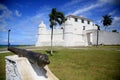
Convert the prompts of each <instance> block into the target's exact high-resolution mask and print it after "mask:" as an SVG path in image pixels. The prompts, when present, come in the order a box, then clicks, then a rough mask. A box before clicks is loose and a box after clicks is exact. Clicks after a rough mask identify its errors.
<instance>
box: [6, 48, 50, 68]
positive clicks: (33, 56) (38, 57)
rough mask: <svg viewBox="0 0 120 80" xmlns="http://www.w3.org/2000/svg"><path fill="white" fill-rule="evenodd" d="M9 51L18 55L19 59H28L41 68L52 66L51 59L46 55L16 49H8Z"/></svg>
mask: <svg viewBox="0 0 120 80" xmlns="http://www.w3.org/2000/svg"><path fill="white" fill-rule="evenodd" d="M8 50H9V51H11V52H13V53H14V54H17V55H18V56H19V57H26V58H27V59H28V60H29V61H30V62H31V63H33V64H34V63H35V64H37V65H38V66H39V67H44V66H45V65H47V64H50V61H49V58H48V56H47V55H46V54H42V53H37V52H32V51H28V50H25V49H19V48H15V47H8Z"/></svg>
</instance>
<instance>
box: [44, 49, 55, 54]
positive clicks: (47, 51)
mask: <svg viewBox="0 0 120 80" xmlns="http://www.w3.org/2000/svg"><path fill="white" fill-rule="evenodd" d="M45 52H46V53H47V54H49V55H51V51H50V50H46V51H45ZM54 53H57V51H53V54H54Z"/></svg>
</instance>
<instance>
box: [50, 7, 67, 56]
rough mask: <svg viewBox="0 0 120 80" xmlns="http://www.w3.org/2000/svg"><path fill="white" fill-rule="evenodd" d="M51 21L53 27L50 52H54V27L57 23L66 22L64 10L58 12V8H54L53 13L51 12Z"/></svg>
mask: <svg viewBox="0 0 120 80" xmlns="http://www.w3.org/2000/svg"><path fill="white" fill-rule="evenodd" d="M49 17H50V19H49V21H50V28H51V52H50V54H51V55H52V54H53V51H52V46H53V45H52V44H53V43H52V42H53V28H54V26H56V25H57V24H59V25H61V24H62V23H64V22H65V21H66V19H65V16H64V14H63V13H62V12H58V11H57V10H56V8H53V9H52V11H51V13H50V14H49Z"/></svg>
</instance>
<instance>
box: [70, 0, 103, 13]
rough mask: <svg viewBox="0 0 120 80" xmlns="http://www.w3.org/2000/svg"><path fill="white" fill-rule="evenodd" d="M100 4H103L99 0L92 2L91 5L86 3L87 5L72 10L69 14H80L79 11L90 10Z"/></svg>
mask: <svg viewBox="0 0 120 80" xmlns="http://www.w3.org/2000/svg"><path fill="white" fill-rule="evenodd" d="M102 5H103V3H102V2H100V1H98V2H97V3H96V4H92V5H88V6H86V7H84V8H80V9H78V10H76V11H74V12H73V13H71V14H73V15H78V14H80V13H83V12H86V11H89V10H91V9H94V8H97V7H100V6H102Z"/></svg>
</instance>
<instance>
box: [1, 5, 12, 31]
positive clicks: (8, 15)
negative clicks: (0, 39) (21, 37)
mask: <svg viewBox="0 0 120 80" xmlns="http://www.w3.org/2000/svg"><path fill="white" fill-rule="evenodd" d="M0 12H1V14H0V31H5V27H6V26H7V22H6V20H7V19H11V18H12V11H10V10H9V9H8V8H7V7H6V6H5V5H3V4H0Z"/></svg>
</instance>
